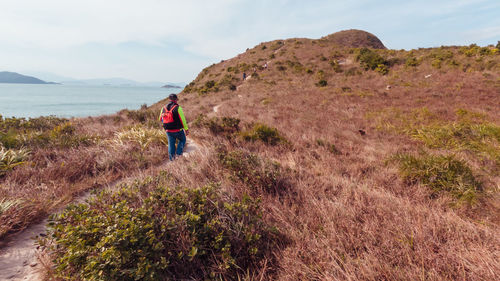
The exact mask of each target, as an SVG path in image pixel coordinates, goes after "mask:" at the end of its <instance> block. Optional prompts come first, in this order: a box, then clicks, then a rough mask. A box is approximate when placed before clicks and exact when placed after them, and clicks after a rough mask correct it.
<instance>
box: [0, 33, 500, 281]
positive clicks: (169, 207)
mask: <svg viewBox="0 0 500 281" xmlns="http://www.w3.org/2000/svg"><path fill="white" fill-rule="evenodd" d="M497 47H498V46H497ZM375 48H376V49H375ZM243 73H245V74H246V76H247V79H246V80H243ZM164 103H165V100H164V101H160V102H159V103H158V104H156V105H154V106H152V107H150V108H143V109H141V110H139V111H122V112H120V113H119V114H117V115H115V116H105V117H99V118H87V119H77V120H72V121H71V124H67V123H65V122H67V120H63V121H58V123H57V124H52V123H51V125H50V126H49V125H47V126H46V127H47V128H46V132H47V133H46V137H43V134H42V135H41V136H38V137H34V136H33V134H34V132H33V130H32V129H31V127H30V126H28V127H26V126H25V127H23V126H21V125H16V126H17V127H15V130H18V131H16V132H20V131H22V132H23V134H26V136H31V138H24V139H28V140H31V142H28V143H27V144H29V145H31V149H32V152H31V154H30V155H28V156H25V159H24V160H23V161H30V163H31V165H19V166H15V167H14V166H12V165H14V164H11V166H7V167H8V168H6V169H5V171H4V172H3V173H4V174H3V176H2V178H0V184H1V185H2V187H3V188H2V189H1V192H2V193H1V194H0V195H1V196H2V197H0V198H7V200H9V202H23V203H13V204H14V205H13V207H9V209H8V210H7V211H6V212H3V213H0V220H1V221H2V225H8V224H4V222H5V223H7V222H8V223H10V225H13V226H11V227H10V228H8V227H4V230H3V232H2V233H4V235H5V233H9V231H12V230H15V229H19V228H21V227H20V225H22V226H24V225H27V224H29V223H30V222H32V221H35V220H36V218H37V217H41V216H43V214H45V213H47V212H50V211H51V210H53V209H54V206H58V205H60V204H62V201H65V202H67V201H68V199H66V200H60V201H58V198H61V195H63V196H64V198H71V197H72V196H75V194H77V193H78V192H79V191H81V190H84V189H88V188H90V186H92V185H94V186H99V185H100V184H102V183H105V182H107V181H110V180H111V179H118V178H121V177H123V176H125V175H136V174H137V181H135V182H133V183H130V184H128V185H124V186H123V187H122V188H121V190H120V191H119V192H118V193H111V192H107V193H104V194H101V195H100V196H98V199H96V200H94V201H93V202H91V203H90V205H86V206H83V205H81V206H76V207H72V208H70V209H69V210H67V211H66V212H65V214H64V215H62V216H59V217H55V218H54V223H55V226H54V227H53V228H52V230H51V234H52V236H50V237H51V238H50V239H45V240H44V242H42V244H43V245H44V246H46V247H47V252H48V253H49V254H50V255H51V256H52V258H54V261H55V265H56V266H57V267H54V268H52V269H51V270H52V272H53V273H54V272H55V273H57V274H60V275H62V276H73V277H74V276H81V277H83V276H86V277H87V278H90V276H102V275H104V276H107V277H106V278H108V279H113V278H121V279H124V280H133V278H134V277H137V276H143V277H142V279H143V280H161V279H163V278H165V279H167V277H168V278H181V279H182V278H194V279H203V278H211V279H217V278H222V279H227V280H255V279H259V280H346V279H354V280H382V279H383V280H416V279H426V280H456V279H464V280H493V279H495V277H494V276H498V274H499V272H500V263H499V261H498V255H499V253H500V249H499V247H498V245H500V243H499V242H500V239H499V237H500V236H499V235H498V234H499V228H498V226H499V222H500V217H499V214H500V209H499V207H500V200H499V199H500V198H499V193H498V192H499V187H500V186H499V182H500V169H499V167H500V115H499V114H498V112H499V111H500V52H499V49H498V48H495V47H493V46H488V47H479V46H475V45H471V46H462V47H460V46H452V47H441V48H428V49H416V50H410V51H405V50H388V49H385V47H384V46H383V44H382V43H381V42H380V40H378V39H377V38H376V37H375V36H373V35H371V34H369V33H365V32H362V31H356V30H351V31H344V32H341V33H338V34H333V35H329V36H326V37H323V38H321V39H315V40H312V39H305V38H294V39H286V40H276V41H271V42H264V43H261V44H259V45H257V46H255V47H253V48H251V49H248V50H247V51H246V52H244V53H242V54H240V55H238V56H236V57H234V58H231V59H228V60H223V61H221V62H220V63H217V64H213V65H211V66H209V67H207V68H205V69H203V70H202V71H201V72H200V74H199V75H198V76H197V77H196V79H195V80H193V81H192V82H191V83H190V84H189V85H187V86H186V87H185V88H184V90H183V92H182V93H181V94H180V103H181V105H182V106H183V108H184V111H185V112H186V115H187V117H188V121H189V123H190V128H191V136H192V138H193V139H195V140H196V142H197V143H198V144H199V145H200V146H201V148H200V150H199V152H198V153H194V154H193V155H190V156H189V158H184V159H180V160H177V161H175V162H174V163H171V164H169V165H168V166H165V168H159V167H157V165H159V163H161V159H162V158H163V159H164V158H165V153H166V149H165V147H163V145H162V143H161V137H159V136H158V135H156V134H155V133H154V128H158V127H159V125H158V124H157V123H155V122H156V121H155V119H156V117H157V111H158V110H159V108H160V106H161V105H162V104H164ZM214 107H217V111H216V112H214V111H215V110H214ZM6 121H9V122H10V123H8V124H7V125H6V127H5V129H2V130H3V131H2V132H3V139H2V143H3V144H4V146H5V147H6V148H9V147H7V146H8V145H7V144H9V142H7V140H10V141H11V143H10V151H13V152H12V153H21V152H20V151H19V149H21V145H20V144H19V143H16V141H18V142H19V141H20V140H18V139H17V138H15V137H13V134H14V131H13V130H14V129H13V128H14V127H13V125H12V122H14V121H13V120H3V124H6V123H5V122H6ZM22 124H25V123H22ZM44 124H45V123H44ZM64 124H66V125H64ZM75 124H76V126H75ZM64 126H66V127H64ZM71 126H73V127H71ZM8 128H10V129H8ZM9 131H10V132H11V135H9V133H8V132H9ZM114 132H120V133H119V134H114ZM8 136H10V137H8ZM42 140H43V141H42ZM50 142H54V143H55V144H58V145H59V146H57V148H51V147H52V146H47V145H46V143H50ZM24 147H26V146H24ZM82 152H85V154H84V155H85V156H84V158H83V159H85V161H81V159H82V157H81V155H82ZM73 158H74V159H73ZM77 158H78V159H79V160H78V161H77V160H76V159H77ZM70 159H72V161H71V162H70V161H69V160H70ZM82 163H83V164H82ZM82 165H83V166H82ZM62 166H64V167H66V168H60V167H62ZM35 167H38V169H40V167H42V168H43V169H42V170H43V171H44V172H43V175H44V176H43V177H42V176H40V174H42V172H38V171H37V170H36V169H35ZM69 167H72V169H68V168H69ZM68 170H69V171H68ZM70 171H73V172H71V173H70ZM38 173H40V174H38ZM48 175H50V176H48ZM39 182H43V183H44V185H41V184H40V183H39ZM92 182H94V184H92ZM49 183H50V184H52V185H49ZM33 186H38V187H37V188H38V190H41V192H42V193H44V195H45V196H47V194H54V195H52V196H49V198H51V199H50V200H42V199H41V198H42V197H41V195H40V198H38V197H36V198H34V199H33V198H32V196H31V195H28V194H27V193H28V192H29V190H32V188H33ZM66 186H71V190H70V191H68V190H67V189H65V188H64V187H66ZM56 194H57V195H56ZM30 196H31V197H30ZM26 198H30V200H27V199H26ZM37 198H38V199H37ZM4 200H5V199H4ZM15 200H17V201H15ZM37 200H38V201H37ZM2 202H4V201H2ZM26 202H32V203H31V205H29V204H28V203H26ZM33 202H34V203H33ZM36 202H44V204H43V205H42V204H41V203H36ZM13 221H15V222H16V224H13V223H12V222H13ZM94 230H95V231H94ZM139 250H140V251H139Z"/></svg>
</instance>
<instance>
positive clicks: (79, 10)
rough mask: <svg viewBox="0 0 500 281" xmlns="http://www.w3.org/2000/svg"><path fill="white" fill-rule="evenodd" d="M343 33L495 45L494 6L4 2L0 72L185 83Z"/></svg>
mask: <svg viewBox="0 0 500 281" xmlns="http://www.w3.org/2000/svg"><path fill="white" fill-rule="evenodd" d="M345 29H361V30H365V31H368V32H370V33H373V34H374V35H376V36H377V37H378V38H379V39H380V40H381V41H382V42H383V43H384V45H385V46H386V47H388V48H390V49H415V48H419V47H437V46H442V45H469V44H472V43H476V44H478V45H480V46H486V45H489V44H496V43H497V42H498V41H499V40H500V0H432V1H428V0H418V1H415V0H406V1H404V0H400V1H396V0H385V1H380V0H358V1H352V0H351V1H343V0H342V1H341V0H307V1H306V0H300V1H299V0H210V1H206V0H198V1H194V0H182V1H179V0H177V1H170V0H133V1H132V0H43V1H40V0H0V71H15V72H19V73H35V72H40V73H45V74H47V73H53V74H57V75H60V76H64V77H71V78H76V79H91V78H110V77H122V78H128V79H133V80H136V81H141V82H147V81H162V82H185V83H189V82H190V81H192V80H193V79H194V78H195V77H196V75H197V74H198V73H199V72H200V71H201V70H202V69H203V68H204V67H206V66H208V65H211V64H212V63H217V62H219V61H221V60H223V59H229V58H232V57H234V56H236V55H237V54H239V53H242V52H244V51H245V50H246V48H252V47H253V46H255V45H258V44H259V43H261V42H265V41H272V40H276V39H286V38H293V37H302V38H304V37H305V38H320V37H322V36H326V35H328V34H331V33H335V32H337V31H341V30H345Z"/></svg>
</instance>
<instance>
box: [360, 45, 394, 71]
mask: <svg viewBox="0 0 500 281" xmlns="http://www.w3.org/2000/svg"><path fill="white" fill-rule="evenodd" d="M356 60H358V61H359V62H360V63H361V66H362V67H363V68H364V69H365V70H369V69H371V70H375V69H376V68H377V67H378V66H379V65H381V64H382V65H387V60H386V59H384V58H383V57H382V56H381V55H379V54H378V53H377V52H375V51H373V50H370V49H368V48H362V49H361V50H360V51H359V54H358V56H357V57H356Z"/></svg>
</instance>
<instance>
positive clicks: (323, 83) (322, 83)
mask: <svg viewBox="0 0 500 281" xmlns="http://www.w3.org/2000/svg"><path fill="white" fill-rule="evenodd" d="M316 86H318V87H326V86H328V82H327V81H326V80H324V79H322V80H319V81H318V82H317V83H316Z"/></svg>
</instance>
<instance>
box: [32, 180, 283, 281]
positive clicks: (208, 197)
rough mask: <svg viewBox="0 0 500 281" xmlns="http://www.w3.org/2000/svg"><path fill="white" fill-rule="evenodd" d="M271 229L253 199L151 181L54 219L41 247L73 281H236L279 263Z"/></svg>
mask: <svg viewBox="0 0 500 281" xmlns="http://www.w3.org/2000/svg"><path fill="white" fill-rule="evenodd" d="M269 229H271V228H270V227H269V226H267V225H266V224H265V223H264V221H263V220H262V214H261V211H260V206H259V201H257V200H255V199H253V198H251V197H248V196H245V197H243V198H242V199H241V200H230V199H228V196H224V195H222V194H221V193H220V192H218V191H217V187H216V186H214V185H208V186H204V187H201V188H195V189H188V188H180V187H177V188H168V187H165V184H164V183H163V180H162V179H161V178H153V179H152V178H149V179H146V180H145V181H143V182H136V183H134V184H133V185H131V186H125V187H123V188H122V189H121V190H120V191H119V192H116V193H101V194H100V195H99V196H97V198H96V199H94V200H91V201H90V202H89V204H88V205H87V204H79V205H71V206H69V207H68V208H66V210H65V211H64V212H63V213H61V214H60V215H54V216H51V218H50V222H49V227H48V236H46V238H44V239H40V240H39V243H40V244H41V245H42V246H45V247H47V248H48V251H49V253H50V254H51V256H52V257H53V262H54V264H55V268H54V270H55V272H56V273H57V276H58V277H61V278H62V279H65V280H66V279H68V280H123V281H129V280H130V281H132V280H207V279H208V280H233V279H235V277H236V276H238V275H239V274H243V273H245V272H248V271H252V270H254V269H256V268H258V266H259V265H260V262H261V261H262V260H263V259H264V258H266V257H267V258H266V259H269V258H270V259H272V257H270V254H271V251H270V249H271V247H272V246H273V245H275V243H274V240H275V237H276V235H275V234H273V233H272V232H271V231H270V230H269Z"/></svg>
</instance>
